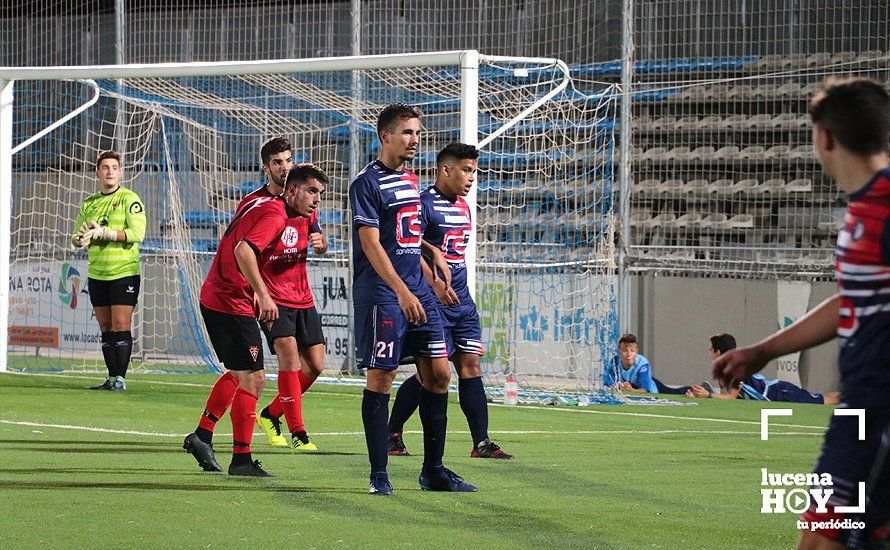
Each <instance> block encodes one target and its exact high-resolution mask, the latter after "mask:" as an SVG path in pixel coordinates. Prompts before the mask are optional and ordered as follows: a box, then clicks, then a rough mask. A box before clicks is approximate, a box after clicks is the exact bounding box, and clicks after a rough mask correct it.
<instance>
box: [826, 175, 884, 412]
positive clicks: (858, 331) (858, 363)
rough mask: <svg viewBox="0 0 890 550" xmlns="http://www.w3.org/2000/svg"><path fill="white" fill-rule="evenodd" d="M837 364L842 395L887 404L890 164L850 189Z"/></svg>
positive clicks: (840, 268) (839, 264) (841, 237)
mask: <svg viewBox="0 0 890 550" xmlns="http://www.w3.org/2000/svg"><path fill="white" fill-rule="evenodd" d="M835 270H836V272H837V280H838V285H839V287H840V295H841V304H840V322H839V324H838V329H837V335H838V338H839V340H840V356H839V361H838V363H839V365H840V371H841V384H842V386H843V390H844V399H845V401H846V400H847V398H848V397H850V396H851V395H853V394H856V395H859V396H861V397H867V398H874V399H872V401H874V403H875V405H874V406H881V407H886V406H887V403H888V402H887V399H886V397H887V391H888V389H890V169H884V170H881V171H880V172H878V173H877V174H875V177H874V178H873V179H872V180H871V181H870V182H869V183H868V184H866V186H865V187H863V188H862V189H861V190H859V191H857V192H856V193H854V194H852V195H850V204H849V206H848V207H847V213H846V216H845V217H844V225H843V227H842V228H841V231H840V233H839V234H838V238H837V256H836V262H835Z"/></svg>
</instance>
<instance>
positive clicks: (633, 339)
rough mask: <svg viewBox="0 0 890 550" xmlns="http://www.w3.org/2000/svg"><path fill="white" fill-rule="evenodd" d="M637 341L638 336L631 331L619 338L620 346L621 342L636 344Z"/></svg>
mask: <svg viewBox="0 0 890 550" xmlns="http://www.w3.org/2000/svg"><path fill="white" fill-rule="evenodd" d="M636 343H637V337H636V336H635V335H633V334H631V333H629V332H628V333H627V334H625V335H623V336H622V337H621V338H619V339H618V345H619V346H620V345H621V344H636Z"/></svg>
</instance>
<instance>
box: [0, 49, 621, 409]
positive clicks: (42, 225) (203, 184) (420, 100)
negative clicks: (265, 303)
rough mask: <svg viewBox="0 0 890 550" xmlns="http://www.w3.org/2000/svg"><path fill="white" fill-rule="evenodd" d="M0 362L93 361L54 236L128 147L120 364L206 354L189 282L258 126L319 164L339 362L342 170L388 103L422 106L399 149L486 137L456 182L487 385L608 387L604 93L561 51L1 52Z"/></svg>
mask: <svg viewBox="0 0 890 550" xmlns="http://www.w3.org/2000/svg"><path fill="white" fill-rule="evenodd" d="M0 79H2V80H0V87H2V103H0V136H2V140H0V168H2V169H0V193H2V197H0V224H2V225H0V277H2V278H4V279H8V280H9V287H8V291H4V292H2V294H0V316H2V319H0V326H2V327H3V329H2V330H0V349H2V350H3V352H2V356H0V370H5V369H9V370H15V371H31V372H33V371H44V372H47V371H56V372H59V371H84V372H86V371H93V370H99V371H100V370H102V369H101V368H100V366H101V362H100V361H101V354H100V353H99V344H98V338H99V330H98V325H97V324H96V321H95V319H94V318H93V317H92V308H91V306H90V303H89V296H88V294H87V290H86V284H87V259H86V256H85V253H84V252H83V251H75V250H74V249H72V248H71V247H70V245H69V237H70V234H71V233H72V231H73V223H74V219H75V217H76V214H77V211H78V209H79V207H80V204H81V203H82V201H83V199H84V198H85V197H87V196H88V195H90V194H92V193H94V192H96V181H95V177H94V174H93V164H92V163H93V160H94V159H95V157H96V154H97V152H98V151H99V150H101V149H110V148H114V149H116V150H118V151H119V152H120V153H122V154H123V159H124V162H123V170H124V176H123V181H122V185H123V186H125V187H127V188H130V189H133V190H134V191H136V192H137V193H139V195H140V196H141V197H142V199H143V202H144V203H145V209H146V213H147V215H148V220H149V224H148V230H147V232H146V238H145V241H144V242H143V243H142V245H141V254H142V277H143V282H142V295H141V297H140V305H139V306H138V307H137V311H136V317H135V319H134V321H135V326H134V337H135V349H134V364H133V368H134V369H136V370H137V371H140V370H141V371H143V372H151V371H158V372H202V371H208V372H209V371H213V370H215V369H217V368H218V366H217V364H216V361H215V358H214V356H213V353H212V351H211V349H210V347H209V345H208V339H207V336H206V334H205V331H204V328H203V325H202V323H201V321H200V315H199V311H198V293H199V289H200V286H201V283H202V281H203V278H204V275H205V272H206V270H207V268H208V266H209V262H210V260H211V258H212V256H213V253H214V251H215V248H216V244H217V242H218V239H219V236H220V235H221V232H222V231H223V230H224V228H225V226H226V224H227V222H228V220H229V219H230V216H231V214H232V211H233V209H234V207H235V205H236V204H237V201H238V200H239V199H240V197H241V196H243V195H244V194H246V193H248V192H250V191H252V190H254V189H255V188H257V187H259V186H260V185H262V184H263V181H264V180H263V176H262V172H261V168H260V167H261V162H260V158H259V146H260V144H261V143H262V142H263V141H264V140H265V139H267V138H269V137H271V136H276V135H284V136H286V137H288V138H289V139H290V141H291V142H292V143H293V145H294V151H293V153H294V160H295V161H310V162H313V163H316V164H318V165H319V166H321V167H322V168H323V169H325V170H326V171H327V172H328V173H329V174H330V175H331V177H332V184H331V185H330V186H329V188H328V189H327V190H326V192H325V197H324V201H323V204H322V208H321V214H320V215H321V223H322V226H323V228H324V230H325V232H326V234H327V236H328V239H329V242H330V252H329V253H328V254H327V255H325V256H320V257H315V256H310V264H309V274H310V282H311V286H312V288H313V291H314V295H315V299H316V302H317V307H318V309H319V311H320V312H321V313H322V318H323V324H324V326H325V331H326V336H327V339H328V345H327V350H326V353H327V365H326V366H327V369H328V372H330V373H336V372H341V371H348V370H349V369H350V368H351V360H350V357H351V355H352V352H351V347H352V338H351V334H350V328H349V327H350V324H351V319H350V317H351V307H350V303H349V301H350V292H351V284H350V272H351V270H350V254H349V252H350V246H351V244H350V231H349V228H350V219H351V217H350V215H349V213H348V208H349V205H348V201H347V191H348V186H349V183H350V180H351V177H352V176H353V175H354V174H355V173H356V172H357V171H358V170H360V169H361V167H363V166H364V165H365V164H366V163H367V162H369V161H370V160H372V159H373V158H374V157H375V155H376V152H377V148H376V144H375V140H376V132H375V122H376V116H377V113H378V112H379V111H380V110H381V109H382V107H384V106H385V105H387V104H389V103H393V102H404V103H410V104H414V105H417V106H419V107H420V108H421V110H422V111H423V113H424V117H423V121H422V123H423V127H424V132H425V136H424V137H423V139H422V144H421V152H420V154H419V155H418V157H417V158H416V160H415V161H414V163H413V165H412V168H413V169H414V170H415V171H416V172H417V173H418V175H419V176H420V179H421V182H422V185H423V186H426V185H430V184H431V183H432V181H433V179H434V173H435V154H436V151H437V150H439V149H440V148H441V147H443V146H444V145H445V144H447V143H449V142H453V141H462V142H465V143H470V144H476V145H478V146H479V147H480V148H481V149H482V156H481V158H480V171H479V174H478V178H477V185H476V187H475V189H474V192H473V194H472V195H471V196H470V197H469V198H468V199H469V200H468V202H469V203H470V204H471V207H472V208H473V209H474V213H475V216H476V218H475V219H476V224H477V228H476V232H475V234H474V235H472V236H471V242H470V246H469V252H468V259H469V264H470V272H471V279H470V280H471V285H472V288H473V289H474V295H475V297H476V301H477V303H478V306H479V310H480V315H481V318H482V323H483V331H484V340H485V344H486V347H487V355H486V356H485V358H484V366H485V371H486V375H487V377H488V381H489V383H495V384H497V383H500V381H502V380H503V376H504V375H505V374H506V373H515V374H516V376H517V377H518V378H519V379H520V381H521V382H524V384H525V385H527V386H556V387H561V388H565V389H571V390H579V389H580V390H583V391H585V392H586V391H595V390H599V389H601V379H602V371H603V367H604V365H605V364H607V362H608V361H609V360H610V358H611V357H612V354H613V353H614V351H613V350H614V349H615V342H616V339H617V335H616V331H617V327H616V324H617V323H616V315H615V311H616V297H615V295H616V291H615V284H616V273H615V270H616V262H615V256H616V254H615V248H614V242H615V231H616V228H615V216H614V210H615V208H614V204H615V201H614V200H613V199H614V192H615V186H614V181H615V177H614V168H613V167H614V163H613V152H614V142H615V140H614V132H615V126H616V124H615V120H616V115H615V113H616V105H617V94H616V93H615V90H614V88H613V87H612V86H610V85H608V84H601V83H594V82H588V81H582V80H580V79H579V78H578V77H577V75H573V74H572V72H571V71H570V70H569V69H568V67H567V66H566V65H565V64H564V63H562V62H561V61H559V60H556V59H530V58H510V57H494V56H486V55H481V54H479V53H478V52H476V51H472V50H471V51H451V52H436V53H414V54H401V55H386V56H354V57H331V58H316V59H301V60H287V61H253V62H240V63H236V62H225V63H216V62H214V63H184V64H155V65H120V66H91V67H40V68H0Z"/></svg>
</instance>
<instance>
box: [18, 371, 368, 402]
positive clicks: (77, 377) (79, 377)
mask: <svg viewBox="0 0 890 550" xmlns="http://www.w3.org/2000/svg"><path fill="white" fill-rule="evenodd" d="M3 374H17V375H19V376H44V377H49V378H73V379H75V380H96V377H97V376H101V375H100V374H96V375H95V376H84V375H80V374H58V373H48V372H6V373H3ZM137 376H139V375H138V374H137ZM173 376H175V375H173ZM127 380H129V381H130V383H131V384H132V379H130V378H128V379H127ZM320 382H321V383H322V384H324V381H320ZM138 383H139V384H158V385H161V386H181V387H186V388H205V389H208V388H210V387H211V384H196V383H194V382H164V381H162V380H139V381H138ZM319 393H320V394H321V392H319ZM324 395H336V396H339V397H361V396H362V394H360V393H337V392H327V391H326V392H324Z"/></svg>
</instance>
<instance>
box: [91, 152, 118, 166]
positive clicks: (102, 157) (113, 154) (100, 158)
mask: <svg viewBox="0 0 890 550" xmlns="http://www.w3.org/2000/svg"><path fill="white" fill-rule="evenodd" d="M106 159H114V160H116V161H117V163H118V164H120V163H121V154H120V153H118V152H117V151H113V150H111V149H108V150H106V151H99V156H98V157H96V170H98V169H99V165H100V164H102V161H103V160H106Z"/></svg>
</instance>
